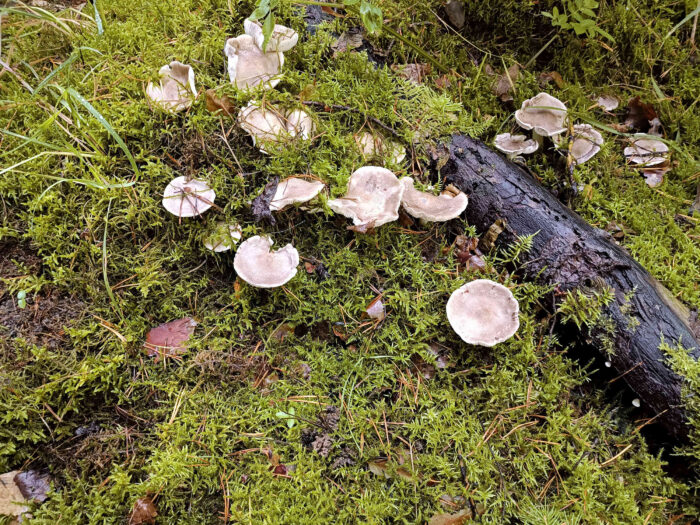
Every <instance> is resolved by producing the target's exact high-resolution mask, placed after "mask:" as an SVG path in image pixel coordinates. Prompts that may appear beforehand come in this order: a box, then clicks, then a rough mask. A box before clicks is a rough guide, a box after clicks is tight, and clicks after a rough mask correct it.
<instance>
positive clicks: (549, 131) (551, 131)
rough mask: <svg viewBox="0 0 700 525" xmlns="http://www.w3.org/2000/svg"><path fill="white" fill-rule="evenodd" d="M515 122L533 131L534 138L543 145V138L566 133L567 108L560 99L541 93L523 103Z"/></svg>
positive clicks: (517, 112)
mask: <svg viewBox="0 0 700 525" xmlns="http://www.w3.org/2000/svg"><path fill="white" fill-rule="evenodd" d="M515 121H516V122H517V123H518V125H520V127H522V128H524V129H531V130H532V136H533V138H534V139H535V140H536V141H537V142H538V143H539V144H542V139H543V137H551V136H553V135H558V134H559V133H563V132H564V131H566V125H565V121H566V106H565V105H564V103H563V102H562V101H561V100H559V99H558V98H554V97H553V96H552V95H549V94H547V93H539V94H537V95H535V96H534V97H532V98H529V99H527V100H525V101H523V104H522V106H521V107H520V109H519V110H518V111H516V112H515Z"/></svg>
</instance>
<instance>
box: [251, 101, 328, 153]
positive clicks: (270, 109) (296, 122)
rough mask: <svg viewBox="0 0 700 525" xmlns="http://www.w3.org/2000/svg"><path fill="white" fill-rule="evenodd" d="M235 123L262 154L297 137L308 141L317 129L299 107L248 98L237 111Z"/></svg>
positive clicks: (309, 117) (309, 116)
mask: <svg viewBox="0 0 700 525" xmlns="http://www.w3.org/2000/svg"><path fill="white" fill-rule="evenodd" d="M238 125H239V126H240V127H241V128H242V129H243V130H244V131H245V132H246V133H248V135H250V137H251V138H252V139H253V145H254V146H257V148H258V149H259V150H260V151H262V152H263V153H270V151H275V150H276V149H277V148H279V147H280V146H282V145H284V144H287V143H289V142H290V141H292V140H294V139H296V138H300V139H301V140H308V139H310V138H312V137H313V134H314V132H315V130H316V125H315V124H314V121H313V119H312V118H311V115H309V114H308V113H307V112H306V111H304V110H302V109H295V110H292V111H285V110H283V109H281V108H278V107H277V106H275V105H273V104H270V103H260V102H255V101H251V102H250V103H249V104H248V105H247V106H246V107H244V108H243V109H242V110H241V111H240V112H239V113H238Z"/></svg>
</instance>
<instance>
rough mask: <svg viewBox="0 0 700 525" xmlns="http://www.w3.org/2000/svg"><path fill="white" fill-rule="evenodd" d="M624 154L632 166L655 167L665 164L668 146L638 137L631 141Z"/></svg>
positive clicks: (654, 140)
mask: <svg viewBox="0 0 700 525" xmlns="http://www.w3.org/2000/svg"><path fill="white" fill-rule="evenodd" d="M624 153H625V157H627V160H629V161H630V162H631V163H632V164H642V165H644V166H656V165H657V164H663V163H664V162H666V156H667V155H666V154H667V153H668V146H667V145H666V144H665V143H664V142H661V141H660V140H656V139H652V138H645V137H638V138H634V139H633V140H632V144H631V145H630V146H628V147H626V148H625V152H624Z"/></svg>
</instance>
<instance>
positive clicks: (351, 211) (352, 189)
mask: <svg viewBox="0 0 700 525" xmlns="http://www.w3.org/2000/svg"><path fill="white" fill-rule="evenodd" d="M403 191H404V186H403V184H401V183H400V182H399V179H397V178H396V175H394V174H393V173H392V172H391V171H389V170H388V169H385V168H380V167H378V166H364V167H362V168H359V169H358V170H356V171H355V172H354V173H353V174H352V175H351V176H350V181H349V182H348V191H347V193H346V194H345V196H344V197H341V198H339V199H333V200H330V201H328V206H330V208H331V209H332V210H333V211H334V212H336V213H340V214H341V215H344V216H345V217H348V218H350V219H352V221H353V224H354V225H355V226H361V227H363V228H364V229H365V231H366V229H367V228H375V227H378V226H381V225H382V224H386V223H387V222H391V221H395V220H396V219H398V218H399V206H400V204H401V197H402V196H403Z"/></svg>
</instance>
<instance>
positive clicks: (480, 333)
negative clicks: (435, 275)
mask: <svg viewBox="0 0 700 525" xmlns="http://www.w3.org/2000/svg"><path fill="white" fill-rule="evenodd" d="M518 310H519V305H518V301H516V300H515V297H513V294H512V293H511V291H510V290H509V289H508V288H506V287H505V286H503V285H501V284H498V283H495V282H493V281H490V280H488V279H477V280H476V281H471V282H469V283H467V284H465V285H464V286H461V287H460V288H457V289H456V290H455V291H454V292H452V295H451V296H450V299H449V300H448V301H447V319H448V320H449V322H450V325H452V328H453V329H454V331H455V332H457V335H459V337H461V338H462V340H463V341H465V342H467V343H469V344H473V345H482V346H493V345H495V344H497V343H502V342H503V341H505V340H506V339H510V338H511V337H512V336H513V334H515V332H516V331H517V330H518V327H519V326H520V320H519V319H518Z"/></svg>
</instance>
